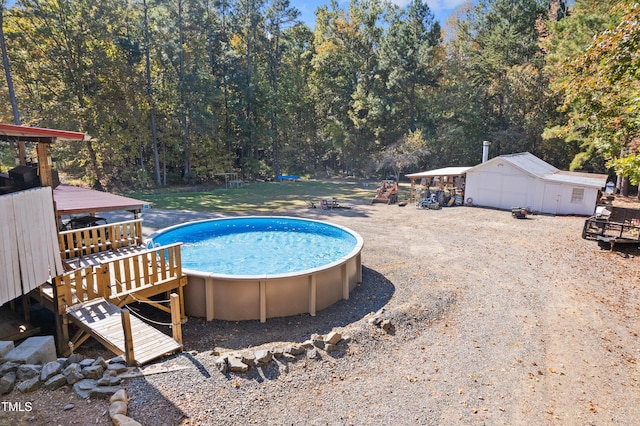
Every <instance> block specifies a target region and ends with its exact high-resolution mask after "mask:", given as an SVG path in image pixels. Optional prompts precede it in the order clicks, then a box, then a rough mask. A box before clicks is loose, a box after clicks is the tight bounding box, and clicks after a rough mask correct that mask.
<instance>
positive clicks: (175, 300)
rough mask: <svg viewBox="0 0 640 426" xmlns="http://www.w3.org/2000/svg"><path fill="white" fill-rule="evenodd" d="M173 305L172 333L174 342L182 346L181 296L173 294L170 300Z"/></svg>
mask: <svg viewBox="0 0 640 426" xmlns="http://www.w3.org/2000/svg"><path fill="white" fill-rule="evenodd" d="M169 300H170V301H169V303H170V305H171V332H172V334H173V340H175V341H176V342H178V343H180V344H182V318H181V315H180V296H178V295H177V294H175V293H173V294H171V297H170V299H169Z"/></svg>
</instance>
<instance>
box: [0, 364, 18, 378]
mask: <svg viewBox="0 0 640 426" xmlns="http://www.w3.org/2000/svg"><path fill="white" fill-rule="evenodd" d="M18 367H20V364H18V363H17V362H5V363H4V364H2V365H1V366H0V376H4V375H5V374H7V373H15V372H16V371H18Z"/></svg>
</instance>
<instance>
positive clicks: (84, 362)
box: [80, 358, 96, 368]
mask: <svg viewBox="0 0 640 426" xmlns="http://www.w3.org/2000/svg"><path fill="white" fill-rule="evenodd" d="M95 361H96V360H95V359H93V358H85V359H83V360H82V361H80V367H82V368H85V367H90V366H92V365H94V364H93V363H94V362H95Z"/></svg>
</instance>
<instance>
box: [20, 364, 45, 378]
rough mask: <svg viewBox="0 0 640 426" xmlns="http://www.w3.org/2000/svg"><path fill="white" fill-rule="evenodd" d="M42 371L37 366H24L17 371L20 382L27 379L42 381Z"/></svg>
mask: <svg viewBox="0 0 640 426" xmlns="http://www.w3.org/2000/svg"><path fill="white" fill-rule="evenodd" d="M41 369H42V367H41V366H39V365H36V364H22V365H21V366H19V367H18V370H17V377H18V380H27V379H32V378H34V377H37V378H38V379H40V370H41Z"/></svg>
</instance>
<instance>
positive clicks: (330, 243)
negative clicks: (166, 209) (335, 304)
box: [152, 217, 359, 275]
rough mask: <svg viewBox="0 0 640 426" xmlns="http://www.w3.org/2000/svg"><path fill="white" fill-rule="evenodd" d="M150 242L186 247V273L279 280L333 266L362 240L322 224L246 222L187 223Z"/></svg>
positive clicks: (274, 219) (272, 219)
mask: <svg viewBox="0 0 640 426" xmlns="http://www.w3.org/2000/svg"><path fill="white" fill-rule="evenodd" d="M356 235H357V234H356ZM152 238H153V242H154V244H170V243H174V242H182V243H183V246H182V250H181V253H182V266H183V267H184V268H186V269H191V270H196V271H200V272H209V273H214V274H225V275H263V274H266V275H275V274H288V273H292V272H300V271H305V270H308V269H313V268H318V267H321V266H325V265H327V264H330V263H332V262H335V261H337V260H339V259H341V258H343V257H344V256H346V255H348V254H349V253H351V252H352V251H353V250H354V248H356V246H357V245H358V238H359V237H358V238H356V236H355V235H354V234H353V233H352V232H349V231H348V230H346V229H344V228H341V227H338V226H334V225H330V224H327V223H323V222H318V221H312V220H305V219H296V218H288V217H286V218H285V217H244V218H229V219H213V220H207V221H199V222H192V223H187V224H184V225H179V226H176V227H172V228H168V229H166V230H163V231H160V232H158V233H157V234H155V235H153V236H152Z"/></svg>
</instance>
